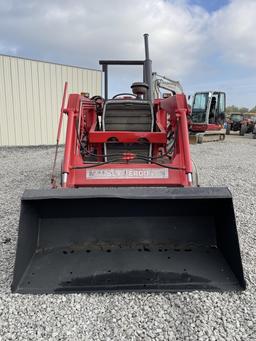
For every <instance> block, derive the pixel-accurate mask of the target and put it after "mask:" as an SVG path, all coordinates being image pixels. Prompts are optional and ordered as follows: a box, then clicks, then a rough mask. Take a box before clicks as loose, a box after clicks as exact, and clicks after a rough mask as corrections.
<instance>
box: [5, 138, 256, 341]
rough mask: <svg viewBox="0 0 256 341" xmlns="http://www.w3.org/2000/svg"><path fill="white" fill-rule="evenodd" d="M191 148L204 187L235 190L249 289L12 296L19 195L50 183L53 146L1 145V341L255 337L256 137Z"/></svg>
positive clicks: (233, 338) (235, 203) (229, 338)
mask: <svg viewBox="0 0 256 341" xmlns="http://www.w3.org/2000/svg"><path fill="white" fill-rule="evenodd" d="M191 149H192V155H193V158H194V160H195V161H196V163H197V165H198V168H199V170H200V179H201V185H207V186H216V185H220V186H225V185H228V187H229V188H230V190H231V191H232V193H233V197H234V205H235V211H236V216H237V224H238V232H239V237H240V246H241V250H242V258H243V264H244V269H245V276H246V280H247V285H248V287H247V290H246V291H245V292H242V293H224V294H221V293H207V292H192V293H177V294H168V293H162V294H147V293H113V294H71V295H47V296H46V295H41V296H29V295H26V296H25V295H19V294H11V293H10V284H11V280H12V271H13V264H14V257H15V247H16V240H17V225H18V217H19V206H20V196H21V194H22V192H23V190H24V189H25V188H39V187H44V186H47V185H48V183H49V176H50V169H51V163H52V158H53V153H54V149H53V148H47V147H45V148H1V149H0V161H1V167H0V179H1V186H0V201H1V206H0V218H1V220H0V340H218V341H219V340H246V341H247V340H256V249H255V244H256V223H255V222H256V159H255V156H256V140H253V139H252V138H251V136H250V135H248V136H245V137H243V138H242V137H239V136H229V137H228V138H227V139H226V140H225V141H224V142H220V143H206V144H203V145H194V146H192V147H191ZM9 238H10V239H9Z"/></svg>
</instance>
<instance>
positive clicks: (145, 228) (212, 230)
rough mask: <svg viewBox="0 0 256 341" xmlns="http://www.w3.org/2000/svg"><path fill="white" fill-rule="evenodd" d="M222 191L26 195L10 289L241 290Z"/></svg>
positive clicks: (228, 205)
mask: <svg viewBox="0 0 256 341" xmlns="http://www.w3.org/2000/svg"><path fill="white" fill-rule="evenodd" d="M241 289H245V280H244V276H243V268H242V263H241V257H240V251H239V243H238V238H237V230H236V222H235V217H234V210H233V204H232V197H231V194H230V192H229V191H228V189H226V188H138V187H137V188H120V187H119V188H88V189H61V190H29V191H25V193H24V195H23V198H22V202H21V216H20V225H19V237H18V246H17V254H16V263H15V270H14V279H13V283H12V291H13V292H18V293H33V294H37V293H54V292H55V293H61V292H83V291H105V290H107V291H112V290H143V291H160V290H166V291H173V292H177V291H188V290H220V291H225V290H241Z"/></svg>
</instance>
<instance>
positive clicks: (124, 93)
mask: <svg viewBox="0 0 256 341" xmlns="http://www.w3.org/2000/svg"><path fill="white" fill-rule="evenodd" d="M119 96H132V97H134V98H137V96H136V95H134V94H130V93H129V92H123V93H120V94H117V95H115V96H113V97H112V99H115V98H117V97H119Z"/></svg>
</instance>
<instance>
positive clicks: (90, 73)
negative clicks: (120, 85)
mask: <svg viewBox="0 0 256 341" xmlns="http://www.w3.org/2000/svg"><path fill="white" fill-rule="evenodd" d="M65 81H67V82H68V94H70V93H76V92H77V93H80V92H82V91H83V92H89V93H90V95H91V96H92V95H100V94H101V71H97V70H90V69H84V68H78V67H74V66H66V65H60V64H53V63H48V62H42V61H35V60H30V59H23V58H16V57H11V56H5V55H0V146H27V145H49V144H55V143H56V134H57V126H58V119H59V112H60V107H61V100H62V95H63V89H64V83H65ZM64 124H65V121H64ZM64 130H65V129H63V130H62V131H63V132H62V142H64Z"/></svg>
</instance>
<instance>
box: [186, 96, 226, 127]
mask: <svg viewBox="0 0 256 341" xmlns="http://www.w3.org/2000/svg"><path fill="white" fill-rule="evenodd" d="M225 107H226V94H225V93H224V92H217V91H207V92H197V93H196V94H195V95H194V99H193V104H192V113H191V120H192V124H193V123H195V124H204V125H216V126H219V125H223V124H224V121H225Z"/></svg>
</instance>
